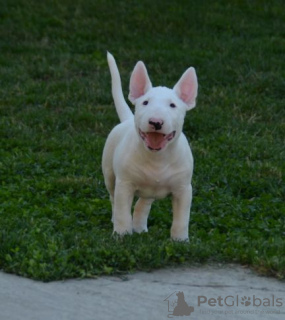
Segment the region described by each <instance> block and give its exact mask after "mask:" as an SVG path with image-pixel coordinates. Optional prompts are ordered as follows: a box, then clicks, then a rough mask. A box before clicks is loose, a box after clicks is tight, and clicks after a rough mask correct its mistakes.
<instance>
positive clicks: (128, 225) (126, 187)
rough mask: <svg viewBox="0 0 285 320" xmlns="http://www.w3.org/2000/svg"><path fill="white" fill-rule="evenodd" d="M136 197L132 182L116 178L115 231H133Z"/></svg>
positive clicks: (122, 233)
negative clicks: (134, 199)
mask: <svg viewBox="0 0 285 320" xmlns="http://www.w3.org/2000/svg"><path fill="white" fill-rule="evenodd" d="M133 198H134V191H133V187H132V185H131V184H130V183H127V182H124V181H121V180H116V186H115V196H114V233H118V234H119V235H124V234H126V233H129V234H131V233H132V215H131V208H132V202H133Z"/></svg>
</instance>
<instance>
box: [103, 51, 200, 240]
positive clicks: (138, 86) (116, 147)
mask: <svg viewBox="0 0 285 320" xmlns="http://www.w3.org/2000/svg"><path fill="white" fill-rule="evenodd" d="M107 58H108V63H109V68H110V71H111V76H112V93H113V98H114V101H115V106H116V110H117V113H118V115H119V118H120V120H121V123H120V124H118V125H117V126H115V128H113V130H112V131H111V133H110V134H109V136H108V138H107V141H106V144H105V147H104V151H103V159H102V167H103V174H104V179H105V184H106V187H107V189H108V191H109V193H110V199H111V203H112V211H113V213H112V221H113V223H114V232H115V233H118V234H120V235H123V234H126V233H132V232H133V231H135V232H143V231H147V218H148V215H149V211H150V208H151V204H152V202H153V201H154V200H155V199H160V198H164V197H166V196H167V195H172V206H173V223H172V227H171V237H172V239H174V240H180V241H185V240H187V239H188V224H189V218H190V207H191V201H192V186H191V178H192V171H193V157H192V153H191V150H190V147H189V144H188V142H187V139H186V137H185V135H184V134H183V133H182V128H183V122H184V117H185V114H186V111H187V110H190V109H192V108H193V107H194V106H195V101H196V97H197V90H198V83H197V77H196V73H195V69H194V68H189V69H187V70H186V71H185V73H184V74H183V75H182V77H181V78H180V80H179V81H178V82H177V84H176V85H175V86H174V88H173V89H169V88H166V87H152V84H151V82H150V80H149V77H148V74H147V70H146V67H145V65H144V64H143V62H138V63H137V65H136V66H135V68H134V71H133V73H132V75H131V79H130V93H129V99H130V101H131V102H132V103H133V104H135V114H134V115H133V113H132V112H131V110H130V109H129V107H128V105H127V103H126V101H125V99H124V96H123V93H122V88H121V79H120V74H119V71H118V68H117V65H116V62H115V60H114V58H113V56H112V55H111V54H110V53H108V56H107ZM158 123H160V124H158ZM174 132H175V133H174ZM157 133H159V134H157ZM160 133H161V134H163V135H164V137H166V138H167V139H166V138H165V139H164V138H162V137H163V135H161V134H160ZM156 137H158V138H156ZM156 139H158V140H156ZM163 139H164V140H163ZM168 140H170V141H168ZM150 149H151V150H150ZM135 195H137V196H138V197H139V199H138V201H137V203H136V205H135V208H134V213H133V218H132V216H131V207H132V202H133V198H134V196H135Z"/></svg>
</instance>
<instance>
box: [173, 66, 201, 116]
mask: <svg viewBox="0 0 285 320" xmlns="http://www.w3.org/2000/svg"><path fill="white" fill-rule="evenodd" d="M173 90H174V91H175V93H176V94H177V95H178V97H179V98H180V99H181V100H182V101H184V102H185V103H186V105H187V110H190V109H192V108H194V107H195V105H196V97H197V93H198V81H197V76H196V71H195V69H194V68H193V67H191V68H189V69H187V70H186V71H185V72H184V73H183V75H182V77H181V78H180V79H179V81H178V82H177V83H176V85H175V86H174V88H173Z"/></svg>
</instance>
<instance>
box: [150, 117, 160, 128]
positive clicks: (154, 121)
mask: <svg viewBox="0 0 285 320" xmlns="http://www.w3.org/2000/svg"><path fill="white" fill-rule="evenodd" d="M148 123H149V124H150V125H151V126H152V127H153V128H154V129H155V130H160V129H161V128H162V125H163V120H161V119H157V118H150V119H149V121H148Z"/></svg>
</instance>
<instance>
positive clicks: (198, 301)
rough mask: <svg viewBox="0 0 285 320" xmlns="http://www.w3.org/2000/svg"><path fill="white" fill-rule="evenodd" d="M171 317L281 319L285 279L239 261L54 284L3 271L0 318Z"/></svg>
mask: <svg viewBox="0 0 285 320" xmlns="http://www.w3.org/2000/svg"><path fill="white" fill-rule="evenodd" d="M182 292H183V294H182ZM168 318H174V319H199V320H213V319H214V320H216V319H217V320H218V319H219V320H221V319H250V320H256V319H259V320H260V319H266V320H268V319H276V320H277V319H278V320H281V319H284V318H285V282H284V281H283V282H282V281H278V280H276V279H273V278H265V277H260V276H258V275H256V274H255V273H253V272H252V271H251V270H249V269H246V268H243V267H241V266H237V265H226V266H223V265H208V266H195V267H194V266H193V267H189V268H179V269H163V270H158V271H153V272H151V273H145V272H139V273H135V274H131V275H127V276H123V277H100V278H98V279H94V280H68V281H59V282H50V283H42V282H37V281H33V280H29V279H24V278H21V277H17V276H14V275H10V274H5V273H3V272H0V320H111V319H112V320H113V319H114V320H122V319H127V320H132V319H136V320H141V319H155V320H166V319H168Z"/></svg>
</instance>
